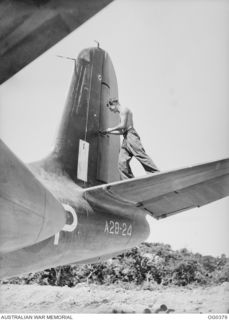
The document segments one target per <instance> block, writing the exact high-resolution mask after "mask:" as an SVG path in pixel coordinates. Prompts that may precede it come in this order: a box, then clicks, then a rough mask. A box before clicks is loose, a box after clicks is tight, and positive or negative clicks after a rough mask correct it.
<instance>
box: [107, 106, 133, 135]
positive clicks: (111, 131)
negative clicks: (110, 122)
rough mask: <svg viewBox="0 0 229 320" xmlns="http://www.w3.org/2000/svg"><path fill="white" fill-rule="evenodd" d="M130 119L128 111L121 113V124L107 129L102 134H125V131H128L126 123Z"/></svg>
mask: <svg viewBox="0 0 229 320" xmlns="http://www.w3.org/2000/svg"><path fill="white" fill-rule="evenodd" d="M127 118H128V111H123V112H120V123H119V124H118V125H117V126H115V127H113V128H107V129H105V130H103V131H102V133H104V134H106V133H109V134H119V135H121V134H123V130H124V129H126V123H127Z"/></svg>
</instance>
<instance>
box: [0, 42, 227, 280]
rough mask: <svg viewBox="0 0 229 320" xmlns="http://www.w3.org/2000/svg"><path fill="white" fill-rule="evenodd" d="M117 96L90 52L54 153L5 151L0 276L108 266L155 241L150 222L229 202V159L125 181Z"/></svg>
mask: <svg viewBox="0 0 229 320" xmlns="http://www.w3.org/2000/svg"><path fill="white" fill-rule="evenodd" d="M110 97H117V98H118V88H117V80H116V76H115V71H114V68H113V65H112V62H111V59H110V57H109V55H108V54H107V53H106V52H105V51H104V50H102V49H101V48H89V49H85V50H83V51H82V52H81V53H80V54H79V56H78V58H77V59H76V60H75V62H74V72H73V76H72V81H71V86H70V89H69V93H68V97H67V101H66V106H65V109H64V113H63V117H62V120H61V124H60V127H59V131H58V136H57V140H56V144H55V148H54V150H53V151H52V152H51V153H50V154H49V155H48V156H47V157H46V158H45V159H43V160H41V161H38V162H35V163H31V164H29V165H25V164H24V163H22V162H21V161H20V160H19V159H18V158H17V157H16V156H15V155H14V154H13V152H11V151H10V150H9V148H8V147H7V146H6V145H5V144H4V143H3V142H2V141H1V143H0V165H1V171H0V278H1V279H3V278H7V277H10V276H14V275H20V274H23V273H28V272H34V271H40V270H44V269H46V268H50V267H55V266H60V265H65V264H70V263H89V262H90V263H91V262H98V261H100V260H104V259H107V258H109V257H112V256H115V255H116V254H118V253H120V252H123V251H125V250H127V249H129V248H131V247H134V246H136V245H138V244H139V243H141V242H142V241H144V240H146V239H147V237H148V236H149V232H150V228H149V224H148V222H147V220H146V216H147V215H150V216H152V217H153V218H155V219H162V218H166V217H168V216H170V215H173V214H176V213H180V212H181V211H185V210H188V209H191V208H195V207H200V206H202V205H205V204H207V203H210V202H212V201H215V200H218V199H221V198H223V197H226V196H228V195H229V159H223V160H219V161H215V162H211V163H205V164H201V165H197V166H193V167H188V168H183V169H179V170H174V171H169V172H158V173H155V174H151V175H146V176H144V177H141V178H133V179H129V180H125V181H119V173H118V169H117V163H118V154H119V147H120V139H119V136H115V135H99V134H98V132H99V130H103V129H105V128H108V127H112V126H114V125H116V124H117V122H118V121H119V119H117V115H116V114H114V113H111V112H109V110H107V108H106V103H107V100H108V99H109V98H110Z"/></svg>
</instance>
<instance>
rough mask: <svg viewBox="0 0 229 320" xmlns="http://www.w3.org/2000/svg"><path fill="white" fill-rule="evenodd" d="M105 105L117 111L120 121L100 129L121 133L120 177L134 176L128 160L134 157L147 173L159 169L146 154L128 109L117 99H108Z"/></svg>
mask: <svg viewBox="0 0 229 320" xmlns="http://www.w3.org/2000/svg"><path fill="white" fill-rule="evenodd" d="M107 107H108V108H109V109H110V111H111V112H115V113H117V112H118V113H119V117H120V123H119V124H118V125H117V126H115V127H113V128H107V129H105V130H103V131H100V133H101V134H118V135H123V142H122V146H121V149H120V153H119V164H118V167H119V172H120V175H121V179H122V180H124V179H128V178H134V175H133V172H132V170H131V168H130V160H131V159H132V157H135V158H136V159H137V160H138V161H139V162H140V163H141V164H142V166H143V168H144V169H145V171H146V172H147V173H154V172H157V171H159V170H158V168H157V167H156V165H155V164H154V163H153V161H152V159H151V158H150V157H149V156H148V155H147V154H146V152H145V149H144V148H143V146H142V143H141V140H140V137H139V135H138V133H137V132H136V130H135V129H134V124H133V114H132V112H131V110H130V109H128V108H126V107H123V106H122V105H120V103H119V101H118V100H117V99H109V101H108V103H107Z"/></svg>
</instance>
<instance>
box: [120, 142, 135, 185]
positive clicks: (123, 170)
mask: <svg viewBox="0 0 229 320" xmlns="http://www.w3.org/2000/svg"><path fill="white" fill-rule="evenodd" d="M131 158H132V155H131V154H130V153H129V152H128V151H127V150H126V149H125V148H123V147H121V150H120V153H119V161H118V169H119V172H120V177H121V180H125V179H130V178H134V175H133V172H132V170H131V168H130V160H131Z"/></svg>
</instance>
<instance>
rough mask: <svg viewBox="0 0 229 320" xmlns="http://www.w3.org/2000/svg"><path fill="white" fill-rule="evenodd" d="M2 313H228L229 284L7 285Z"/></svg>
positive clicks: (0, 301)
mask: <svg viewBox="0 0 229 320" xmlns="http://www.w3.org/2000/svg"><path fill="white" fill-rule="evenodd" d="M0 309H1V312H2V313H117V312H118V313H121V312H125V313H163V312H164V313H165V312H167V313H228V312H229V283H228V282H225V283H223V284H221V285H217V286H208V287H203V286H198V287H197V286H195V287H193V286H192V287H160V286H158V287H156V286H155V289H153V290H143V289H140V288H137V289H136V288H133V289H125V288H122V287H120V286H117V285H115V286H114V285H110V286H99V285H93V284H89V285H87V284H79V285H77V286H76V287H74V288H69V287H52V286H39V285H13V284H4V285H2V286H1V288H0Z"/></svg>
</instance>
